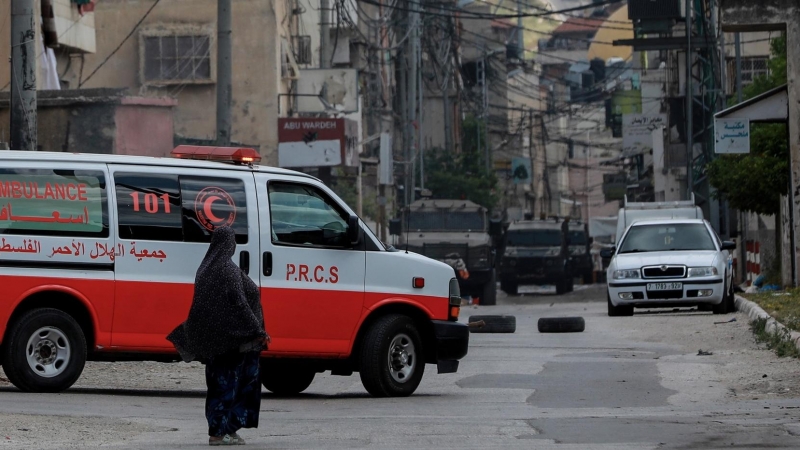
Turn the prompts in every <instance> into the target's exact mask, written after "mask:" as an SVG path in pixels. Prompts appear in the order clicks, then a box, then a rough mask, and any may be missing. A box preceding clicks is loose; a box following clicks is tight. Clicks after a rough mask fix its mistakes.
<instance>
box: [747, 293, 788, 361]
mask: <svg viewBox="0 0 800 450" xmlns="http://www.w3.org/2000/svg"><path fill="white" fill-rule="evenodd" d="M735 302H736V310H737V311H740V312H742V313H744V314H746V315H747V317H748V318H749V319H750V320H751V321H754V320H756V319H767V324H766V327H765V328H764V330H765V331H766V332H767V333H776V332H778V331H783V330H786V331H788V332H789V335H790V336H791V339H792V342H794V346H795V347H797V349H798V350H800V333H798V332H797V331H792V330H789V329H788V328H786V327H785V326H783V324H782V323H780V322H778V321H777V320H775V319H774V318H773V317H772V316H770V315H769V314H767V312H766V311H764V310H763V309H761V307H760V306H758V304H756V303H755V302H751V301H750V300H747V299H746V298H744V297H740V296H738V295H737V296H736V300H735Z"/></svg>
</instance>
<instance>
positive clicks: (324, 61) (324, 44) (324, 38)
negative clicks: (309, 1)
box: [317, 0, 332, 186]
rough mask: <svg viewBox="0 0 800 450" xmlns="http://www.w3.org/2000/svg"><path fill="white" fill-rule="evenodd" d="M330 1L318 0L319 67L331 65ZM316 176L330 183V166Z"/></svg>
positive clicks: (319, 169) (327, 184)
mask: <svg viewBox="0 0 800 450" xmlns="http://www.w3.org/2000/svg"><path fill="white" fill-rule="evenodd" d="M331 51H332V49H331V3H330V0H319V68H320V69H327V68H329V67H330V66H331ZM317 176H318V177H319V179H320V181H322V182H323V183H324V184H325V185H326V186H330V185H331V181H332V176H331V168H330V166H323V167H319V168H318V169H317Z"/></svg>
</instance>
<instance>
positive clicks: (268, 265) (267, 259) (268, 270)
mask: <svg viewBox="0 0 800 450" xmlns="http://www.w3.org/2000/svg"><path fill="white" fill-rule="evenodd" d="M261 259H262V261H261V266H262V267H264V276H265V277H270V276H272V252H264V255H263V256H262V258H261Z"/></svg>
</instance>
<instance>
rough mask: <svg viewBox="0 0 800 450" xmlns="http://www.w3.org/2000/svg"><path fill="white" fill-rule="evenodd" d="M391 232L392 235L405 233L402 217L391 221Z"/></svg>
mask: <svg viewBox="0 0 800 450" xmlns="http://www.w3.org/2000/svg"><path fill="white" fill-rule="evenodd" d="M389 234H391V235H392V236H400V235H401V234H403V221H402V219H392V220H390V221H389Z"/></svg>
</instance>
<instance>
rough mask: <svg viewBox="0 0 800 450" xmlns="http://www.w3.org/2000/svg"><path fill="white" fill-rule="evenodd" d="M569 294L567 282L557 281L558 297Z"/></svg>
mask: <svg viewBox="0 0 800 450" xmlns="http://www.w3.org/2000/svg"><path fill="white" fill-rule="evenodd" d="M565 292H567V282H566V281H564V280H558V281H556V295H563V294H564V293H565Z"/></svg>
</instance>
